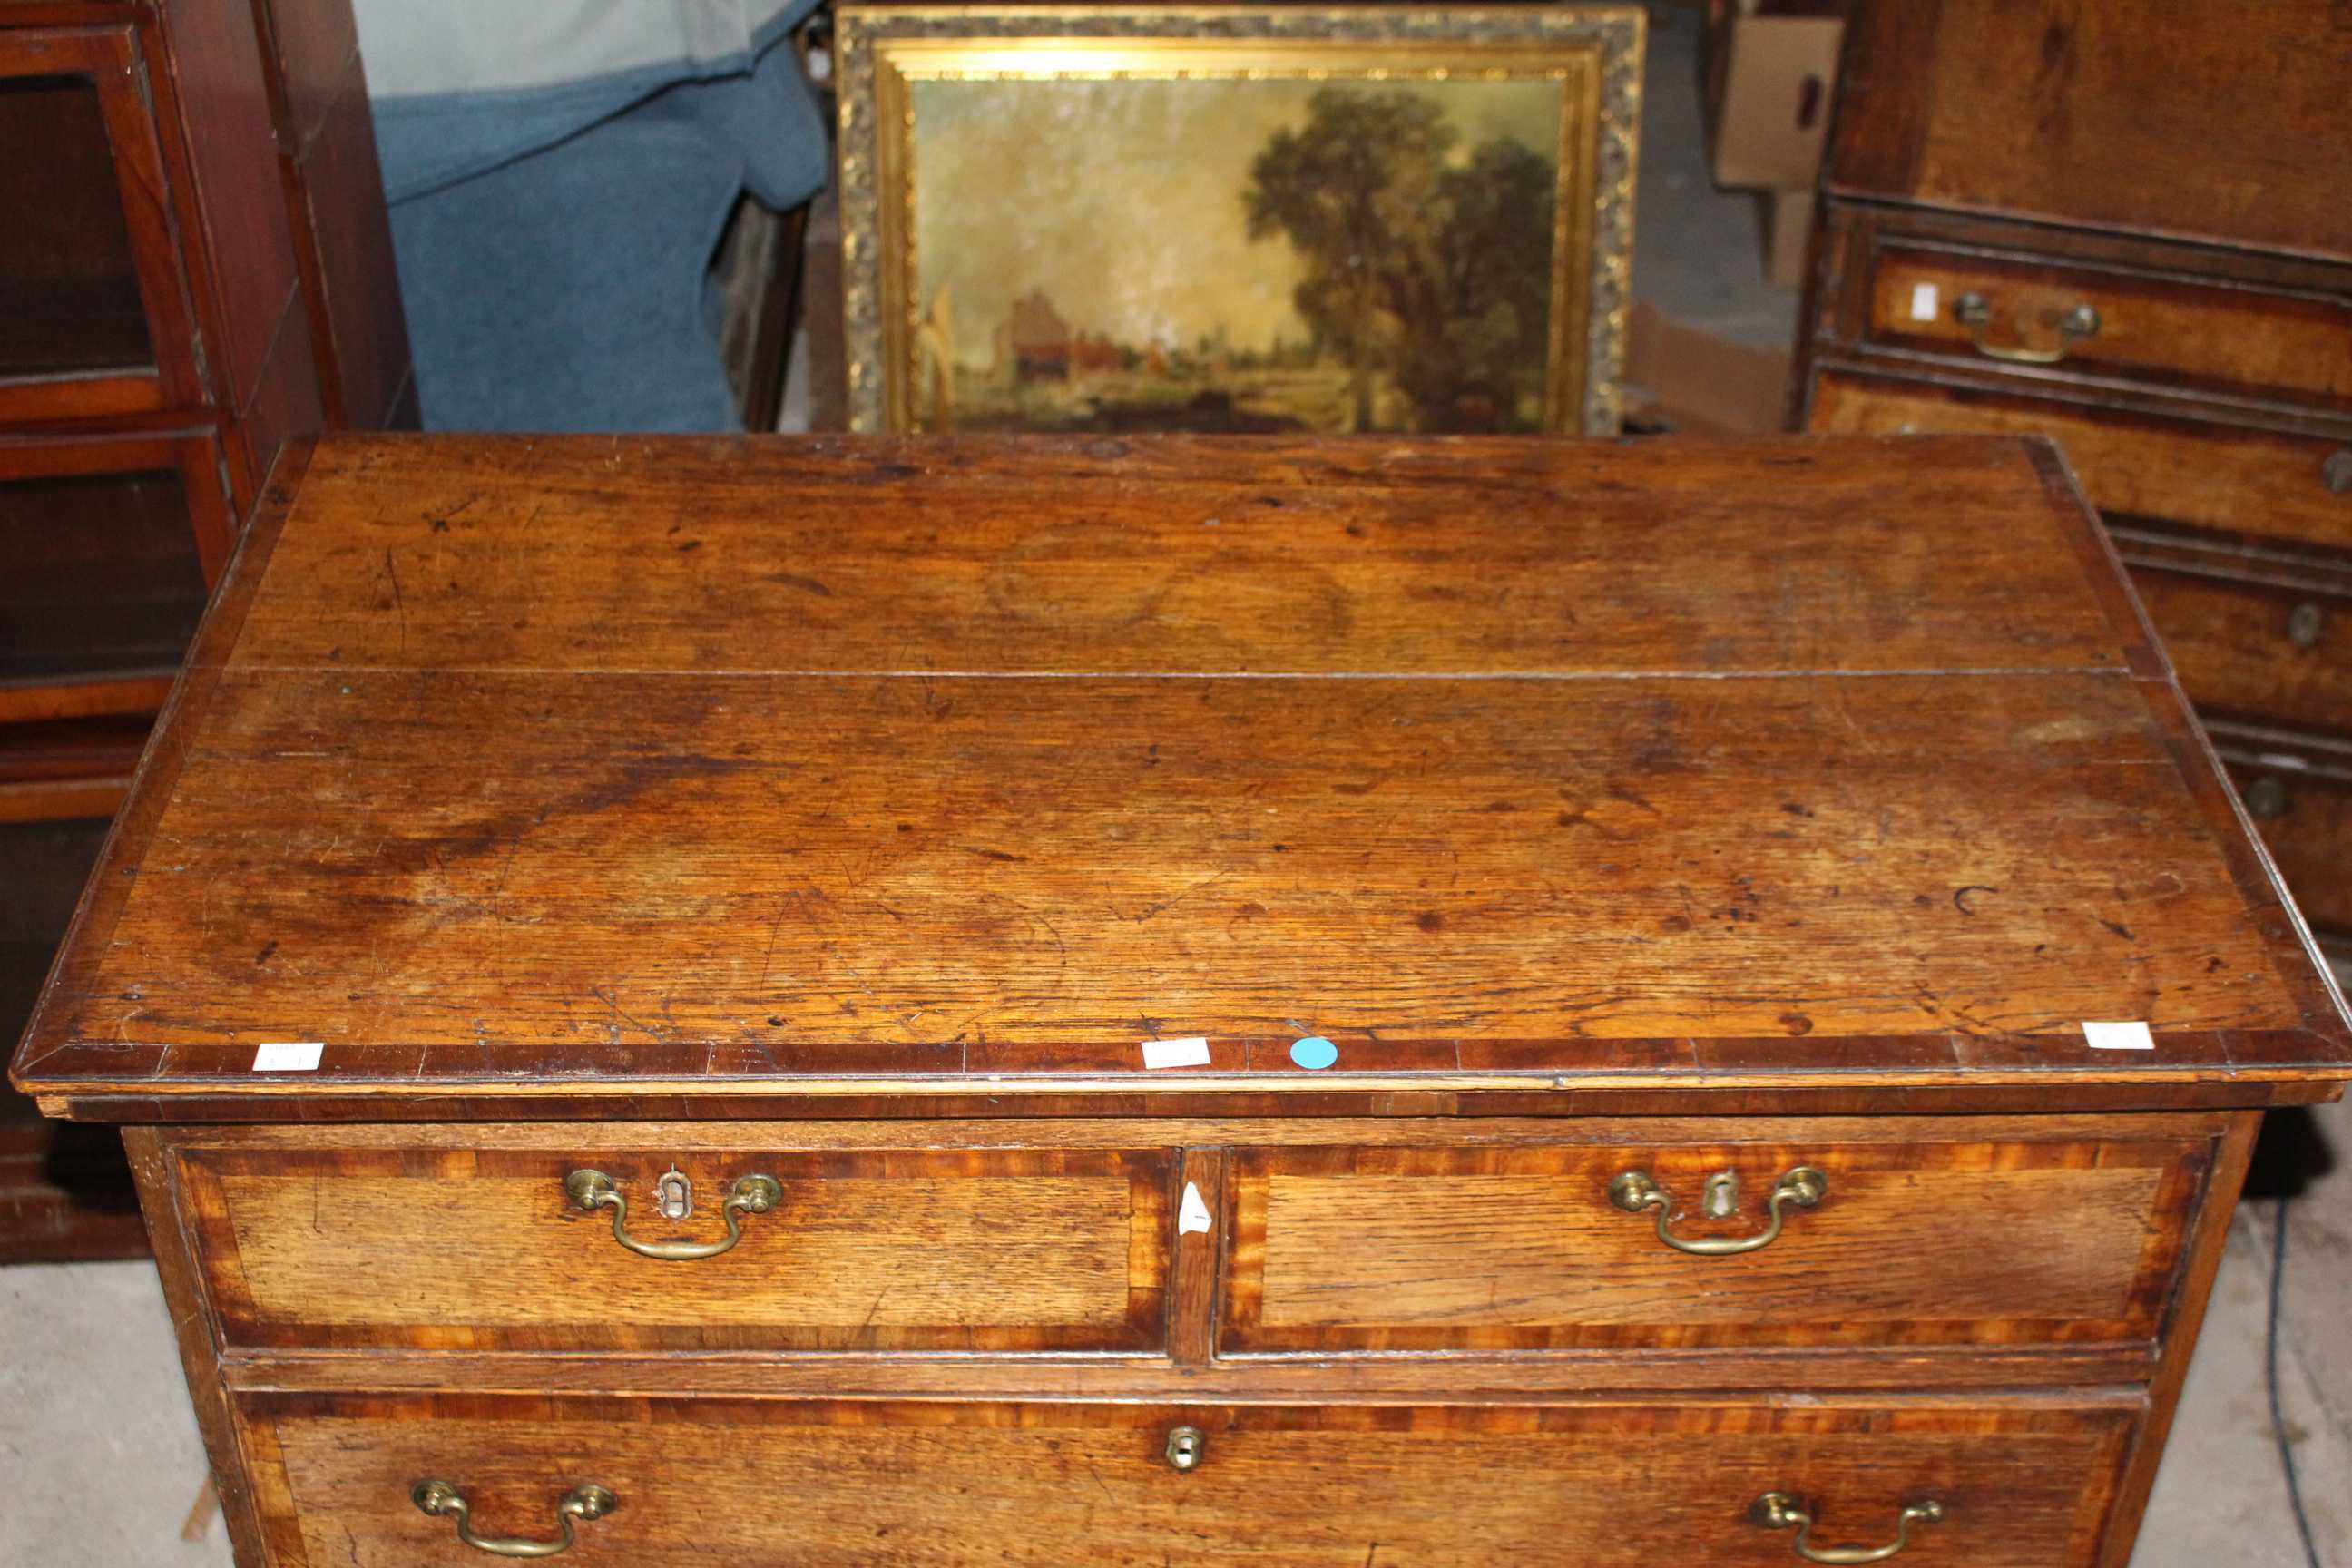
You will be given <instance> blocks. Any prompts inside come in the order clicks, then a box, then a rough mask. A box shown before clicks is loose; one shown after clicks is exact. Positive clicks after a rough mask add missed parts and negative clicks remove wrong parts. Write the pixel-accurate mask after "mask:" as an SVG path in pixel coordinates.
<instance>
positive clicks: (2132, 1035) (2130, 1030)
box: [2083, 1021, 2156, 1051]
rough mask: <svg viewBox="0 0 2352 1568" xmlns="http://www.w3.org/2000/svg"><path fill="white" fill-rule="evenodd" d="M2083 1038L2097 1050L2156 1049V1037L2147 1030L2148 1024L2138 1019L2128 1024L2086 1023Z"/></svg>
mask: <svg viewBox="0 0 2352 1568" xmlns="http://www.w3.org/2000/svg"><path fill="white" fill-rule="evenodd" d="M2083 1038H2084V1040H2086V1041H2088V1042H2089V1043H2090V1047H2091V1048H2092V1049H2093V1050H2095V1051H2152V1050H2154V1049H2156V1039H2155V1037H2153V1036H2151V1035H2150V1034H2149V1033H2148V1032H2147V1025H2146V1024H2142V1023H2138V1022H2137V1021H2135V1022H2132V1023H2128V1024H2091V1023H2085V1024H2084V1026H2083Z"/></svg>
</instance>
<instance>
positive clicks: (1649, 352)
mask: <svg viewBox="0 0 2352 1568" xmlns="http://www.w3.org/2000/svg"><path fill="white" fill-rule="evenodd" d="M1789 369H1790V356H1789V354H1788V353H1787V352H1786V351H1784V350H1777V349H1751V348H1748V346H1746V345H1745V344H1742V343H1735V342H1731V341H1730V340H1729V339H1728V338H1722V337H1717V335H1716V334H1715V333H1713V332H1708V331H1701V330H1699V329H1698V328H1696V327H1694V326H1692V325H1690V324H1689V323H1688V322H1685V321H1675V319H1674V318H1673V317H1672V316H1669V315H1667V314H1666V313H1665V312H1664V311H1663V310H1659V309H1658V308H1657V307H1656V306H1655V305H1653V304H1651V303H1650V302H1649V301H1648V300H1634V301H1633V311H1632V313H1631V315H1630V316H1629V318H1628V319H1627V321H1626V333H1625V381H1626V398H1625V416H1626V420H1627V422H1628V423H1629V424H1633V425H1637V426H1658V427H1662V428H1664V429H1668V430H1680V431H1685V432H1687V433H1688V434H1691V435H1694V436H1770V435H1775V434H1777V433H1779V432H1780V430H1782V429H1783V428H1785V427H1786V425H1787V418H1788V405H1789Z"/></svg>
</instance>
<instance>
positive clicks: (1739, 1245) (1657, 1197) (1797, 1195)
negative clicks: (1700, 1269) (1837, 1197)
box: [1609, 1165, 1830, 1258]
mask: <svg viewBox="0 0 2352 1568" xmlns="http://www.w3.org/2000/svg"><path fill="white" fill-rule="evenodd" d="M1718 1180H1720V1181H1726V1182H1727V1181H1728V1180H1729V1178H1728V1177H1721V1178H1718ZM1710 1185H1712V1184H1710ZM1829 1190H1830V1179H1829V1178H1828V1177H1827V1176H1825V1175H1823V1174H1822V1173H1821V1172H1819V1171H1816V1170H1815V1169H1813V1168H1812V1167H1811V1165H1800V1166H1798V1167H1797V1168H1796V1169H1795V1170H1793V1171H1790V1172H1789V1173H1787V1174H1785V1175H1783V1176H1782V1177H1781V1178H1780V1180H1779V1181H1777V1182H1775V1183H1773V1184H1772V1194H1771V1196H1769V1198H1767V1199H1766V1200H1765V1202H1764V1211H1765V1214H1766V1215H1767V1216H1768V1217H1769V1221H1770V1223H1769V1224H1768V1225H1766V1226H1765V1227H1764V1228H1763V1230H1761V1231H1760V1232H1759V1233H1758V1234H1756V1235H1754V1236H1715V1237H1681V1236H1676V1235H1675V1234H1674V1233H1673V1232H1672V1231H1670V1230H1668V1229H1667V1228H1666V1222H1667V1220H1668V1218H1669V1217H1670V1216H1672V1215H1673V1214H1674V1210H1675V1200H1674V1197H1673V1195H1672V1194H1669V1193H1668V1192H1667V1191H1666V1189H1665V1188H1664V1187H1662V1186H1660V1185H1658V1184H1657V1182H1656V1181H1655V1180H1654V1179H1653V1178H1652V1176H1651V1175H1650V1173H1648V1172H1647V1171H1623V1172H1620V1173H1618V1176H1617V1179H1616V1180H1615V1181H1612V1182H1611V1183H1610V1184H1609V1201H1610V1202H1611V1203H1612V1204H1615V1205H1617V1206H1618V1207H1619V1208H1621V1209H1623V1210H1624V1211H1625V1212H1626V1213H1627V1214H1640V1213H1641V1212H1642V1211H1643V1209H1655V1210H1657V1211H1658V1239H1659V1240H1660V1241H1663V1242H1664V1243H1665V1244H1666V1245H1667V1246H1668V1247H1673V1248H1674V1249H1675V1251H1677V1252H1689V1253H1695V1254H1696V1255H1697V1256H1699V1257H1701V1258H1724V1257H1727V1256H1729V1255H1730V1254H1732V1253H1735V1252H1753V1251H1755V1250H1756V1249H1757V1248H1758V1247H1769V1246H1770V1245H1771V1244H1772V1240H1773V1238H1774V1237H1777V1236H1779V1235H1780V1226H1781V1224H1782V1222H1783V1221H1784V1220H1785V1219H1786V1218H1787V1211H1788V1210H1789V1209H1790V1207H1791V1206H1794V1207H1796V1208H1801V1209H1809V1208H1811V1207H1812V1206H1813V1205H1816V1204H1818V1203H1820V1202H1821V1201H1822V1199H1823V1198H1824V1197H1826V1196H1828V1195H1829Z"/></svg>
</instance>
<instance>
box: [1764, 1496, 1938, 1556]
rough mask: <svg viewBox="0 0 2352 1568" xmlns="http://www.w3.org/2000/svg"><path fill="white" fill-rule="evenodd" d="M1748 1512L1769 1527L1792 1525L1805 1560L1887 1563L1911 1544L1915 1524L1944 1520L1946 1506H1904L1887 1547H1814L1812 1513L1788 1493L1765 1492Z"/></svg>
mask: <svg viewBox="0 0 2352 1568" xmlns="http://www.w3.org/2000/svg"><path fill="white" fill-rule="evenodd" d="M1749 1513H1750V1516H1751V1517H1752V1518H1754V1520H1755V1521H1756V1522H1757V1523H1759V1524H1760V1525H1762V1526H1763V1527H1764V1528H1765V1529H1767V1530H1787V1529H1789V1528H1790V1526H1792V1525H1793V1526H1794V1527H1795V1528H1796V1531H1797V1539H1796V1540H1795V1541H1793V1542H1790V1547H1791V1548H1792V1549H1793V1550H1794V1551H1795V1552H1796V1553H1797V1555H1798V1556H1800V1557H1801V1558H1803V1559H1804V1560H1805V1561H1806V1562H1808V1563H1840V1564H1851V1563H1884V1562H1885V1561H1886V1560H1887V1559H1888V1558H1890V1557H1892V1556H1894V1555H1895V1553H1896V1552H1900V1551H1902V1550H1903V1549H1904V1548H1905V1547H1906V1546H1908V1545H1910V1544H1911V1527H1912V1526H1913V1525H1915V1524H1939V1523H1941V1522H1943V1518H1944V1505H1943V1504H1942V1503H1939V1502H1937V1501H1935V1500H1933V1499H1930V1500H1927V1501H1926V1502H1915V1503H1913V1504H1912V1505H1911V1506H1910V1507H1909V1508H1906V1509H1905V1510H1903V1511H1902V1513H1901V1514H1899V1515H1898V1516H1896V1519H1895V1539H1894V1541H1892V1542H1889V1543H1888V1544H1886V1545H1885V1546H1815V1545H1814V1544H1813V1516H1812V1515H1811V1513H1809V1512H1807V1511H1806V1510H1805V1508H1804V1506H1803V1505H1802V1504H1801V1503H1799V1502H1798V1501H1797V1500H1796V1499H1795V1498H1793V1497H1790V1495H1789V1494H1788V1493H1787V1492H1766V1493H1765V1494H1764V1495H1763V1496H1762V1497H1760V1498H1758V1499H1757V1500H1756V1501H1755V1503H1754V1505H1753V1506H1752V1507H1751V1509H1750V1510H1749Z"/></svg>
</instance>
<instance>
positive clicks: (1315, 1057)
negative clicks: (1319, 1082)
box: [1290, 1035, 1339, 1071]
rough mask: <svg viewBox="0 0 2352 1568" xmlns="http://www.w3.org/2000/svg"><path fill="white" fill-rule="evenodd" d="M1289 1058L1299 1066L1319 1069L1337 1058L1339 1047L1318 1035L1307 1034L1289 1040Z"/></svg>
mask: <svg viewBox="0 0 2352 1568" xmlns="http://www.w3.org/2000/svg"><path fill="white" fill-rule="evenodd" d="M1290 1059H1291V1060H1292V1061H1294V1062H1297V1064H1298V1065H1299V1066H1300V1067H1303V1068H1310V1069H1313V1070H1316V1071H1320V1070H1321V1069H1322V1068H1328V1067H1329V1066H1330V1065H1331V1064H1332V1063H1333V1062H1336V1061H1338V1060H1339V1047H1337V1046H1335V1045H1333V1044H1332V1043H1331V1042H1330V1041H1328V1040H1327V1039H1325V1038H1324V1037H1322V1036H1320V1035H1309V1036H1307V1037H1306V1038H1305V1039H1303V1040H1293V1041H1291V1042H1290Z"/></svg>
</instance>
